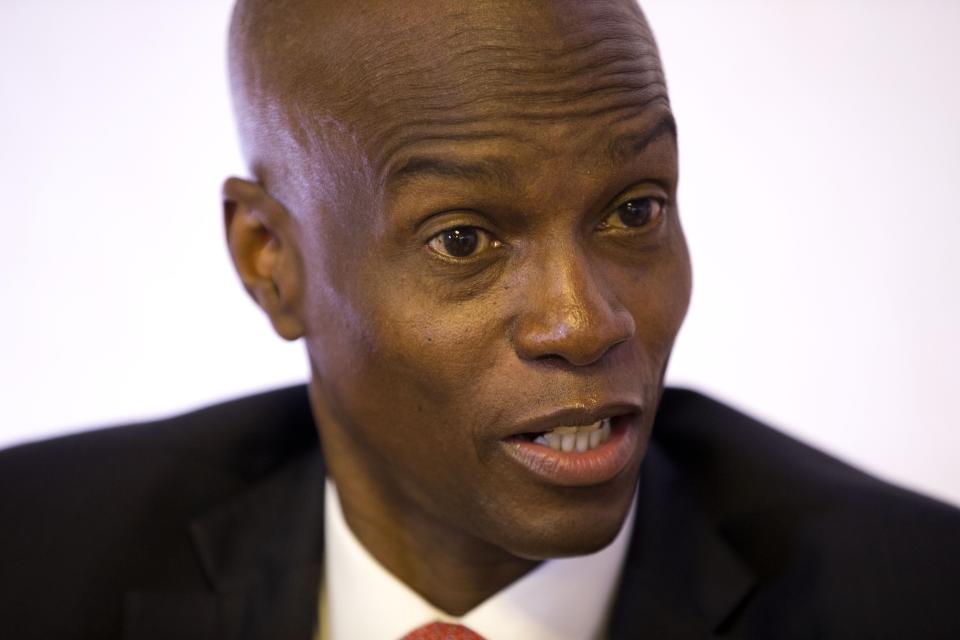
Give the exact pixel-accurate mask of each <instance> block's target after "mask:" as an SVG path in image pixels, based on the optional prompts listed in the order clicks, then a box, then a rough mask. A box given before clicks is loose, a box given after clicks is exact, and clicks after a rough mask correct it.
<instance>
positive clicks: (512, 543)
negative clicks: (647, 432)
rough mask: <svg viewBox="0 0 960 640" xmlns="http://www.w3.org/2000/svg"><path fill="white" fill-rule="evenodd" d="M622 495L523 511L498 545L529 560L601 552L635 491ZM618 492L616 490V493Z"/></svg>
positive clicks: (613, 532)
mask: <svg viewBox="0 0 960 640" xmlns="http://www.w3.org/2000/svg"><path fill="white" fill-rule="evenodd" d="M635 486H636V484H633V485H632V487H631V490H630V491H628V492H626V494H625V495H623V496H621V495H614V496H605V497H606V498H607V499H603V498H600V499H597V498H596V497H592V498H588V499H587V501H586V503H583V502H582V501H580V500H574V501H572V502H573V504H568V505H566V506H565V508H560V509H550V510H548V509H538V510H526V511H525V512H524V513H521V514H520V515H518V517H517V518H516V519H514V521H513V522H512V523H504V524H505V525H506V526H508V527H509V529H507V530H506V531H501V532H500V534H501V535H499V536H497V537H498V538H499V541H498V542H499V544H498V546H500V547H501V548H503V549H505V550H506V551H508V552H509V553H510V554H512V555H514V556H517V557H520V558H525V559H528V560H548V559H550V558H563V557H569V556H580V555H587V554H591V553H596V552H597V551H600V550H601V549H603V548H604V547H606V546H607V545H609V544H610V543H611V542H613V540H614V538H616V537H617V534H618V533H619V532H620V529H621V527H622V526H623V524H624V521H625V520H626V518H627V514H628V513H629V511H630V507H631V505H632V504H633V497H634V491H633V488H634V487H635ZM616 493H619V492H616Z"/></svg>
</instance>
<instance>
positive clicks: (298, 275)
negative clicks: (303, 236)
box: [223, 178, 304, 340]
mask: <svg viewBox="0 0 960 640" xmlns="http://www.w3.org/2000/svg"><path fill="white" fill-rule="evenodd" d="M223 221H224V225H225V226H226V232H227V245H228V247H229V249H230V257H231V258H232V259H233V266H234V267H235V268H236V270H237V274H238V275H239V276H240V280H241V281H242V282H243V286H244V288H246V290H247V293H249V294H250V297H252V298H253V300H254V302H256V303H257V304H258V305H259V306H260V308H261V309H263V311H264V312H265V313H266V314H267V317H268V318H270V322H271V324H273V328H274V330H275V331H276V332H277V333H278V334H279V335H280V336H281V337H282V338H284V339H286V340H296V339H297V338H300V337H301V336H303V333H304V331H303V323H302V322H301V321H300V316H299V313H298V310H299V306H300V305H299V302H300V298H301V292H302V291H303V276H302V269H301V268H300V256H299V253H298V252H297V251H298V250H297V247H296V244H295V243H294V240H295V238H294V237H293V235H292V234H291V227H292V226H293V225H292V220H291V216H290V213H289V212H288V211H287V210H286V208H285V207H284V206H283V205H282V204H280V203H279V202H277V201H276V200H274V199H273V198H272V197H270V194H268V193H267V192H266V191H265V190H264V189H263V187H261V186H260V185H259V184H257V183H255V182H251V181H249V180H241V179H240V178H228V179H227V181H226V182H224V184H223Z"/></svg>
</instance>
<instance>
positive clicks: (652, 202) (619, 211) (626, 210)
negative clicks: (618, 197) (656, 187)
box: [601, 198, 663, 229]
mask: <svg viewBox="0 0 960 640" xmlns="http://www.w3.org/2000/svg"><path fill="white" fill-rule="evenodd" d="M662 213H663V201H661V200H658V199H656V198H635V199H633V200H629V201H627V202H624V203H623V204H622V205H620V206H619V207H617V208H616V210H615V211H614V212H613V213H612V214H610V217H608V218H607V219H606V220H604V221H603V224H602V225H601V226H603V227H605V228H617V229H638V228H640V227H645V226H647V225H649V224H651V223H653V222H656V220H657V218H659V217H660V215H661V214H662Z"/></svg>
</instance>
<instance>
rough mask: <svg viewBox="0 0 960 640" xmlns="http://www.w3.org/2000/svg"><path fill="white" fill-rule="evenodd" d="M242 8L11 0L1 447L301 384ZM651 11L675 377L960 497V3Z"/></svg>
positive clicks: (835, 0) (139, 0)
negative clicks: (665, 109) (237, 211)
mask: <svg viewBox="0 0 960 640" xmlns="http://www.w3.org/2000/svg"><path fill="white" fill-rule="evenodd" d="M229 5H230V0H206V1H198V0H165V1H164V2H153V1H147V0H86V1H85V2H82V3H79V2H72V1H69V0H59V1H58V0H39V1H38V0H2V1H0V98H2V99H0V186H2V206H3V217H2V221H3V227H2V228H3V236H2V238H3V245H2V251H0V294H2V307H0V308H2V313H0V399H2V403H3V411H4V418H3V420H2V426H0V447H2V446H6V445H12V444H15V443H19V442H23V441H26V440H32V439H37V438H41V437H47V436H50V435H55V434H62V433H66V432H70V431H77V430H82V429H86V428H91V427H96V426H105V425H108V424H114V423H119V422H124V421H130V420H137V419H144V418H149V417H156V416H163V415H169V414H171V413H175V412H179V411H182V410H185V409H188V408H192V407H196V406H199V405H202V404H205V403H209V402H212V401H216V400H220V399H224V398H228V397H233V396H237V395H241V394H244V393H247V392H251V391H255V390H260V389H265V388H269V387H274V386H278V385H283V384H288V383H293V382H297V381H301V380H304V379H305V377H306V372H307V367H306V361H305V357H304V355H303V353H302V347H301V345H299V344H287V343H283V342H281V341H280V340H279V339H278V338H276V337H274V336H273V334H272V332H271V330H270V328H269V325H268V324H267V322H266V321H265V320H264V319H263V318H262V317H261V316H260V314H259V313H258V311H257V310H256V309H255V308H254V307H253V305H252V303H250V302H249V301H248V300H247V299H246V297H245V294H244V293H243V292H242V289H241V287H240V286H239V284H238V283H237V281H236V278H235V276H234V275H233V273H232V269H231V267H230V265H229V262H228V258H227V254H226V250H225V248H224V246H223V239H222V237H223V232H222V229H221V214H220V202H219V186H220V183H221V181H222V179H223V178H224V177H225V176H227V175H229V174H243V173H244V168H243V165H242V162H241V160H240V158H239V153H238V150H237V146H236V142H235V140H234V133H233V123H232V121H231V115H230V108H229V100H228V93H227V83H226V78H225V71H224V68H225V54H224V46H225V45H224V41H225V29H226V24H227V19H228V13H229ZM643 6H644V8H645V10H646V12H647V14H648V17H649V18H650V20H651V22H652V24H653V27H654V30H655V31H656V33H657V36H658V38H659V41H660V45H661V50H662V54H663V60H664V63H665V66H666V70H667V77H668V80H669V82H670V89H671V95H672V99H673V104H674V109H675V112H676V115H677V119H678V121H679V124H680V136H681V138H680V144H681V176H682V179H681V194H680V199H681V208H682V211H683V218H684V223H685V227H686V230H687V234H688V240H689V243H690V246H691V250H692V253H693V259H694V270H695V292H694V301H693V304H692V307H691V310H690V315H689V316H688V320H687V324H686V326H685V327H684V329H683V331H682V332H681V335H680V338H679V340H678V344H677V349H676V351H675V354H674V358H673V362H672V365H671V371H670V380H671V382H672V383H674V384H683V385H687V386H692V387H696V388H699V389H701V390H704V391H707V392H710V393H713V394H715V395H717V396H719V397H721V398H722V399H725V400H727V401H728V402H731V403H733V404H734V405H736V406H738V407H741V408H743V409H745V410H747V411H749V412H751V413H753V414H754V415H757V416H758V417H760V418H762V419H764V420H766V421H769V422H770V423H772V424H774V425H776V426H778V427H779V428H781V429H783V430H784V431H787V432H789V433H791V434H794V435H795V436H797V437H799V438H801V439H803V440H806V441H808V442H810V443H813V444H815V445H817V446H820V447H823V448H825V449H827V450H828V451H830V452H832V453H834V454H835V455H838V456H839V457H841V458H843V459H846V460H848V461H850V462H852V463H854V464H856V465H858V466H860V467H863V468H865V469H867V470H869V471H872V472H874V473H877V474H880V475H882V476H884V477H886V478H888V479H891V480H894V481H896V482H899V483H901V484H905V485H907V486H910V487H913V488H915V489H919V490H921V491H924V492H927V493H930V494H933V495H936V496H939V497H941V498H944V499H947V500H949V501H952V502H954V503H960V465H958V464H957V462H956V459H957V457H958V454H960V433H958V429H957V426H958V423H960V408H958V404H957V396H958V395H960V335H958V333H960V331H958V326H960V251H958V250H957V247H958V245H960V206H958V203H960V38H957V37H956V34H957V32H958V30H960V2H954V1H953V0H923V1H918V0H911V1H909V2H908V1H895V0H821V1H811V0H804V1H800V0H792V1H791V0H751V1H747V0H740V1H734V0H724V2H715V1H712V0H648V1H647V2H645V3H643Z"/></svg>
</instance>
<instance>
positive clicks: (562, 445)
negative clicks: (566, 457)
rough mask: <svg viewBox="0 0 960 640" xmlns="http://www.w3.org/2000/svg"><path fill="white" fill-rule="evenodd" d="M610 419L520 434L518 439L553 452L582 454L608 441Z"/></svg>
mask: <svg viewBox="0 0 960 640" xmlns="http://www.w3.org/2000/svg"><path fill="white" fill-rule="evenodd" d="M611 420H612V418H603V419H602V420H597V421H596V422H594V423H592V424H588V425H583V426H560V427H555V428H553V429H550V430H549V431H543V432H539V433H524V434H520V435H519V436H517V437H519V438H521V439H523V440H526V441H527V442H533V443H534V444H539V445H542V446H544V447H549V448H551V449H553V450H555V451H562V452H567V453H569V452H573V451H576V452H579V453H584V452H587V451H591V450H593V449H596V448H597V447H599V446H601V445H602V444H604V443H605V442H606V441H607V440H609V439H610V433H611V426H610V422H611Z"/></svg>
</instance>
